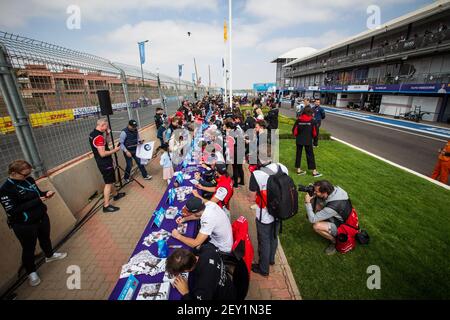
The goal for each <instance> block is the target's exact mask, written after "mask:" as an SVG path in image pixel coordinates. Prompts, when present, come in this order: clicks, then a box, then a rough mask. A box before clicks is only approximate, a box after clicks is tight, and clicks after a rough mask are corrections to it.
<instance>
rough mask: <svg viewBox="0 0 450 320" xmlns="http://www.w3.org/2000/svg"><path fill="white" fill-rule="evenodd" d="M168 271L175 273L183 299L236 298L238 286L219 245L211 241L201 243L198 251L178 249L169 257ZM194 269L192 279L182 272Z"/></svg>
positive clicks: (174, 284) (176, 286) (177, 286)
mask: <svg viewBox="0 0 450 320" xmlns="http://www.w3.org/2000/svg"><path fill="white" fill-rule="evenodd" d="M166 271H167V272H168V273H169V274H171V275H173V276H175V277H176V278H175V281H174V283H173V286H174V287H175V288H177V290H178V291H179V292H180V293H181V295H182V296H183V298H182V299H183V300H236V288H235V286H234V284H233V281H232V279H231V276H230V275H229V274H228V272H227V270H226V267H225V265H224V263H223V260H222V258H221V257H220V255H219V253H218V251H217V249H216V248H215V247H214V246H213V245H211V244H209V243H208V244H204V245H202V246H201V247H200V249H199V251H198V254H196V255H194V254H193V253H192V252H191V251H189V250H186V249H175V251H174V252H173V253H172V254H171V255H170V256H169V257H168V258H167V260H166ZM183 272H190V275H189V282H188V281H187V280H186V279H185V278H184V277H183V276H181V273H183Z"/></svg>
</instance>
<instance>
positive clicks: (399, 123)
mask: <svg viewBox="0 0 450 320" xmlns="http://www.w3.org/2000/svg"><path fill="white" fill-rule="evenodd" d="M323 108H324V109H325V111H327V112H329V113H331V114H335V115H342V116H346V117H350V118H357V119H360V120H364V121H370V122H375V123H380V124H384V125H390V126H394V127H398V128H403V129H408V130H413V131H417V132H421V133H427V134H431V135H435V136H439V137H444V138H446V139H450V129H446V128H443V127H437V126H433V125H428V124H419V123H414V122H407V121H403V120H396V119H389V118H385V117H381V116H375V115H368V114H362V113H359V112H354V111H347V110H340V109H336V108H331V107H323Z"/></svg>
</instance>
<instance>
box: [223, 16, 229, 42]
mask: <svg viewBox="0 0 450 320" xmlns="http://www.w3.org/2000/svg"><path fill="white" fill-rule="evenodd" d="M227 39H228V31H227V20H224V21H223V41H225V42H227Z"/></svg>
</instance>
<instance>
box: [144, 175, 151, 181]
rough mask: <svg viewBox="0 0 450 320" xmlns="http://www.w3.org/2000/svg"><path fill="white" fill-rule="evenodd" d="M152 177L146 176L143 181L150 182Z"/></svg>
mask: <svg viewBox="0 0 450 320" xmlns="http://www.w3.org/2000/svg"><path fill="white" fill-rule="evenodd" d="M152 178H153V177H152V176H151V175H147V176H146V177H144V180H151V179H152Z"/></svg>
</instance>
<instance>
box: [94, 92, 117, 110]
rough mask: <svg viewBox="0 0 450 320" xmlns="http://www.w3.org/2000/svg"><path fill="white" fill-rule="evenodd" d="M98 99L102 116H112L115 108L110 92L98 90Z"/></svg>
mask: <svg viewBox="0 0 450 320" xmlns="http://www.w3.org/2000/svg"><path fill="white" fill-rule="evenodd" d="M97 97H98V102H99V104H100V112H101V114H102V116H109V115H112V114H113V108H112V104H111V97H110V96H109V90H98V91H97Z"/></svg>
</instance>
